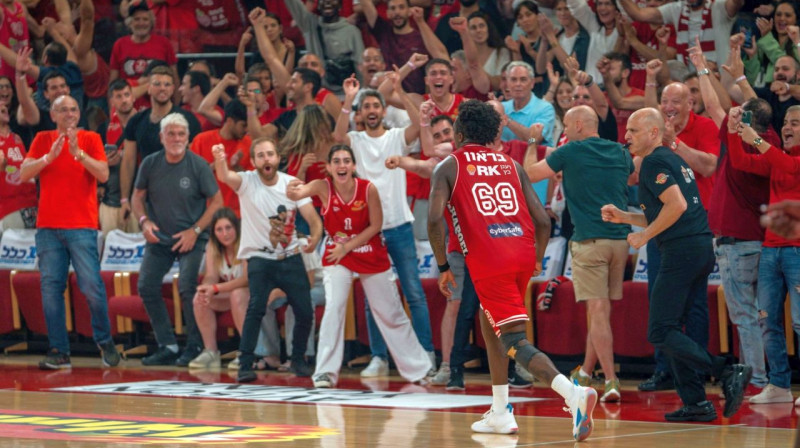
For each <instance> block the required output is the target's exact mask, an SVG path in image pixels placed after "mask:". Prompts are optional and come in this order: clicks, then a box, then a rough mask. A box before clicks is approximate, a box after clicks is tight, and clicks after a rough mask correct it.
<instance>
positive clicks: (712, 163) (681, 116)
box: [639, 75, 720, 392]
mask: <svg viewBox="0 0 800 448" xmlns="http://www.w3.org/2000/svg"><path fill="white" fill-rule="evenodd" d="M700 76H706V75H700ZM693 105H694V100H693V99H692V96H691V92H690V90H689V87H688V86H686V84H683V83H680V82H675V83H672V84H669V85H668V86H667V87H665V88H664V91H663V92H662V94H661V105H660V108H661V117H662V119H663V121H664V123H665V132H664V135H663V137H662V138H663V141H662V144H663V145H664V146H667V147H669V148H670V149H671V150H672V151H673V152H675V154H677V155H678V156H680V158H681V159H683V161H684V162H686V164H687V165H688V166H689V167H690V168H691V169H692V171H693V172H694V174H695V180H696V182H697V189H698V191H699V192H700V202H701V203H702V205H703V208H704V209H706V210H708V207H709V204H710V201H711V191H712V189H713V177H712V175H713V174H714V172H715V171H716V169H717V158H718V156H719V148H720V141H719V129H718V128H717V125H716V124H715V123H714V121H713V120H711V119H710V118H706V117H703V116H700V115H697V114H696V113H695V112H694V111H693V110H692V107H693ZM660 264H661V258H660V257H659V250H658V248H657V247H656V245H655V243H653V242H651V243H650V244H648V245H647V285H648V291H652V290H653V284H654V283H655V281H656V277H657V274H658V271H659V267H660ZM689 302H690V303H691V306H692V312H691V313H689V320H688V321H687V322H686V334H688V335H689V337H691V338H692V339H694V340H695V341H696V342H697V343H698V344H700V345H701V346H703V347H705V346H707V345H708V325H709V323H708V299H707V297H706V292H705V291H703V293H702V294H699V293H698V294H697V295H696V296H693V297H692V298H691V299H690V301H689ZM655 359H656V367H655V372H653V376H652V377H650V378H649V379H647V380H646V381H644V382H642V383H641V384H639V390H642V391H648V392H650V391H656V390H668V389H674V381H673V378H672V373H671V368H670V365H669V362H668V361H667V358H666V357H665V356H664V354H663V353H661V351H660V350H658V349H656V352H655Z"/></svg>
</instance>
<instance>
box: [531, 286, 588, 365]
mask: <svg viewBox="0 0 800 448" xmlns="http://www.w3.org/2000/svg"><path fill="white" fill-rule="evenodd" d="M540 288H541V287H540ZM535 316H536V320H535V324H534V327H535V330H536V331H535V334H536V346H537V347H538V348H539V350H541V351H543V352H545V353H547V354H552V355H581V354H583V352H584V351H585V349H586V334H587V332H588V328H587V327H588V326H587V320H586V304H584V303H583V302H580V303H577V302H575V289H574V286H573V284H572V282H571V281H566V282H563V283H561V284H560V285H558V286H557V287H556V288H555V291H554V292H553V299H552V302H551V304H550V309H549V310H547V311H539V310H535Z"/></svg>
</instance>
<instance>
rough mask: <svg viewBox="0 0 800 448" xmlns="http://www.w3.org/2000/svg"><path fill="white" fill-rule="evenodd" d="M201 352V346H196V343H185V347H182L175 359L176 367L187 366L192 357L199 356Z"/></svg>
mask: <svg viewBox="0 0 800 448" xmlns="http://www.w3.org/2000/svg"><path fill="white" fill-rule="evenodd" d="M202 352H203V347H198V346H196V345H187V346H186V348H184V349H183V353H181V356H179V357H178V359H177V360H176V361H175V365H176V366H178V367H189V363H190V362H192V360H193V359H194V358H197V357H198V356H200V353H202Z"/></svg>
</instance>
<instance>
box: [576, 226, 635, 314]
mask: <svg viewBox="0 0 800 448" xmlns="http://www.w3.org/2000/svg"><path fill="white" fill-rule="evenodd" d="M569 250H570V253H571V254H572V282H573V284H574V286H575V299H576V300H578V301H582V300H590V299H611V300H619V299H621V298H622V279H623V277H624V275H625V264H626V263H627V262H628V242H627V241H626V240H606V239H596V240H584V241H571V242H570V244H569Z"/></svg>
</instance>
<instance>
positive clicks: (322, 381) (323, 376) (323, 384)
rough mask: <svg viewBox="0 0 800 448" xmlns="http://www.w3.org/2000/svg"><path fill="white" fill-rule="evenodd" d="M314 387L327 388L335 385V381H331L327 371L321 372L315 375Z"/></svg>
mask: <svg viewBox="0 0 800 448" xmlns="http://www.w3.org/2000/svg"><path fill="white" fill-rule="evenodd" d="M314 387H316V388H318V389H323V388H324V389H327V388H329V387H333V381H331V377H330V375H328V374H327V373H320V374H319V375H317V376H315V377H314Z"/></svg>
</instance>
